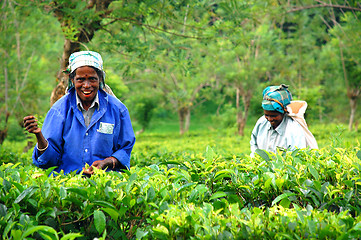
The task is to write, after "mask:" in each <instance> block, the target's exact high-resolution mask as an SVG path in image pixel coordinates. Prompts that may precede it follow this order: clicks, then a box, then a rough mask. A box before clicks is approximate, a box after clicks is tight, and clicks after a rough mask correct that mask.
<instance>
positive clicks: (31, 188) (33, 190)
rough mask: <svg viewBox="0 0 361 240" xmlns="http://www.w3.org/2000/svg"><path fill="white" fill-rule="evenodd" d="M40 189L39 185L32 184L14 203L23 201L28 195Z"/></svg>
mask: <svg viewBox="0 0 361 240" xmlns="http://www.w3.org/2000/svg"><path fill="white" fill-rule="evenodd" d="M37 189H38V187H37V186H31V187H28V188H27V189H25V190H24V191H23V192H22V193H20V195H19V196H18V197H17V198H16V199H15V201H14V203H19V202H21V201H22V200H23V199H24V198H25V197H26V196H29V197H30V196H31V195H33V193H34V192H35V191H36V190H37Z"/></svg>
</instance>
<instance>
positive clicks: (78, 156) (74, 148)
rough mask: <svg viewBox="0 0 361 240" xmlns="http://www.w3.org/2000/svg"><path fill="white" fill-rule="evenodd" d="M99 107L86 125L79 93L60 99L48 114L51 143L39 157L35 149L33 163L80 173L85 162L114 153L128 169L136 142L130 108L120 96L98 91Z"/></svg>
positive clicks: (46, 122) (46, 130) (45, 127)
mask: <svg viewBox="0 0 361 240" xmlns="http://www.w3.org/2000/svg"><path fill="white" fill-rule="evenodd" d="M98 96H99V109H98V108H97V109H95V112H94V114H93V116H92V119H91V122H90V124H89V126H88V127H86V126H85V123H84V117H83V114H82V112H81V111H80V110H79V109H78V107H77V106H76V92H75V89H74V88H72V89H70V90H69V93H68V94H66V95H65V96H63V97H62V98H61V99H59V100H58V101H57V102H56V103H55V104H54V105H53V106H52V107H51V109H50V110H49V112H48V113H47V115H46V117H45V120H44V123H43V126H42V132H43V135H44V137H45V138H46V139H47V140H48V142H49V146H48V148H47V149H46V150H45V152H44V153H43V154H42V155H40V156H39V151H38V150H37V148H36V147H35V148H34V151H33V163H34V164H35V165H36V166H38V167H41V168H49V167H53V166H58V167H57V168H56V169H55V171H57V172H60V171H61V170H64V173H69V172H72V171H77V172H80V171H81V170H82V168H83V167H85V164H88V165H89V166H90V165H92V163H93V162H94V161H96V160H103V159H105V158H107V157H109V156H113V157H115V158H116V159H118V161H119V162H120V163H121V164H122V165H123V166H124V167H127V168H128V169H129V168H130V153H131V151H132V149H133V146H134V143H135V136H134V131H133V128H132V124H131V121H130V117H129V113H128V109H127V108H126V106H125V105H124V104H123V103H122V102H121V101H119V100H118V99H117V98H115V97H113V96H110V95H108V94H107V93H105V92H104V91H103V90H99V91H98Z"/></svg>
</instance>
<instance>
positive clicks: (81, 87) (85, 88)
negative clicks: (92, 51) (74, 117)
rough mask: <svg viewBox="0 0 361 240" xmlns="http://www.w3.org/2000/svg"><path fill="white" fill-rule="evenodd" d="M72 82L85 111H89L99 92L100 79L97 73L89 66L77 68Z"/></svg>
mask: <svg viewBox="0 0 361 240" xmlns="http://www.w3.org/2000/svg"><path fill="white" fill-rule="evenodd" d="M72 82H73V84H74V87H75V90H76V92H77V94H78V96H79V98H80V100H81V102H82V104H83V107H84V109H85V110H88V108H89V107H90V106H91V104H92V102H93V100H94V98H95V96H96V94H97V92H98V90H99V83H100V79H99V76H98V74H97V72H96V71H95V70H94V69H93V68H92V67H88V66H84V67H80V68H77V69H76V70H75V76H74V78H73V79H72Z"/></svg>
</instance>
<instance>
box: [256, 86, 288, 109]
mask: <svg viewBox="0 0 361 240" xmlns="http://www.w3.org/2000/svg"><path fill="white" fill-rule="evenodd" d="M291 101H292V95H291V93H290V91H288V86H286V85H284V84H281V85H280V86H269V87H266V88H265V89H264V90H263V101H262V108H263V109H264V110H267V111H277V112H280V113H285V112H287V110H286V106H287V105H288V104H290V103H291Z"/></svg>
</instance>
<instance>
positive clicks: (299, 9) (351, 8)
mask: <svg viewBox="0 0 361 240" xmlns="http://www.w3.org/2000/svg"><path fill="white" fill-rule="evenodd" d="M318 2H320V1H318ZM325 7H326V8H327V7H329V8H340V9H346V10H350V11H358V12H361V8H356V7H350V6H344V5H337V4H328V3H322V4H318V5H309V6H303V7H295V8H292V9H290V10H288V11H287V13H291V12H297V11H302V10H306V9H312V8H325Z"/></svg>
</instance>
